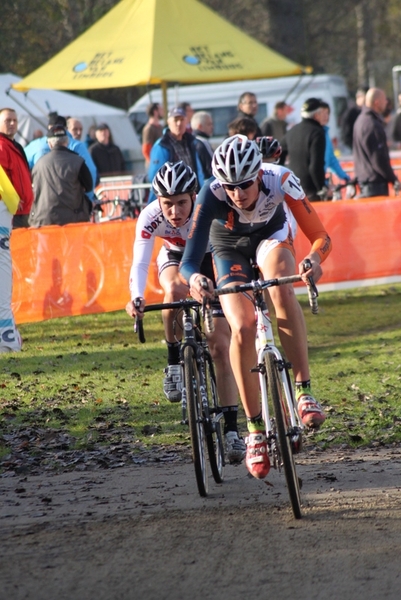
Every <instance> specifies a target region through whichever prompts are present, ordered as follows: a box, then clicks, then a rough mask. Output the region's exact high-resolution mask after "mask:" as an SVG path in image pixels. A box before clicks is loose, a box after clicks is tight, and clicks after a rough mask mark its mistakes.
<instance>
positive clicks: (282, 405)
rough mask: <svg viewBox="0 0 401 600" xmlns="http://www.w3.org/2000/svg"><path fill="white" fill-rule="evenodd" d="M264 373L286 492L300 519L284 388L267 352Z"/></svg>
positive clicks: (298, 497)
mask: <svg viewBox="0 0 401 600" xmlns="http://www.w3.org/2000/svg"><path fill="white" fill-rule="evenodd" d="M265 366H266V373H267V377H268V383H269V390H270V395H271V400H272V404H273V410H274V415H275V419H276V428H277V436H278V444H279V449H280V453H281V461H282V463H283V467H284V473H285V478H286V481H287V488H288V493H289V496H290V502H291V507H292V512H293V514H294V517H295V518H296V519H301V517H302V512H301V493H300V488H299V479H298V476H297V472H296V468H295V462H294V457H293V454H292V445H291V435H290V424H289V421H288V416H287V410H286V401H285V395H284V389H283V385H282V381H281V377H280V373H279V372H278V368H277V363H276V359H275V357H274V356H273V354H270V353H268V354H267V356H266V358H265Z"/></svg>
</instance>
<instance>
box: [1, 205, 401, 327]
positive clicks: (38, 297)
mask: <svg viewBox="0 0 401 600" xmlns="http://www.w3.org/2000/svg"><path fill="white" fill-rule="evenodd" d="M314 207H315V208H316V210H317V212H318V214H319V216H320V218H321V219H322V221H323V223H324V225H325V227H326V229H327V231H328V232H329V234H330V236H331V238H332V240H333V252H332V253H331V255H330V256H329V258H328V259H327V260H326V262H325V263H324V266H323V269H324V276H323V278H322V279H321V283H335V282H348V281H357V280H361V279H362V280H363V279H372V278H380V277H390V276H394V275H401V252H400V251H399V248H400V239H401V199H399V198H369V199H363V200H362V199H361V200H346V201H340V202H316V203H314ZM135 225H136V221H134V220H126V221H114V222H104V223H87V224H86V223H82V224H81V223H80V224H74V225H64V226H63V227H60V226H48V227H42V228H41V229H25V230H24V229H17V230H14V231H13V232H12V235H11V253H12V259H13V272H14V284H13V285H14V287H13V310H14V315H15V318H16V321H17V323H26V322H33V321H41V320H44V319H50V318H54V317H62V316H68V315H80V314H88V313H96V312H108V311H113V310H119V309H121V308H124V306H125V304H126V303H127V301H128V299H129V291H128V279H129V271H130V267H131V262H132V246H133V242H134V238H135ZM295 247H296V251H297V257H298V260H301V259H302V258H303V257H304V256H305V255H306V254H307V253H308V251H309V248H310V245H309V242H308V240H306V238H305V237H304V235H303V233H302V232H301V231H299V232H298V235H297V237H296V241H295ZM159 248H160V241H159V243H158V244H156V245H155V251H154V253H153V260H152V264H151V266H150V269H149V278H148V286H147V289H146V298H147V301H148V302H159V301H160V299H161V296H162V292H161V289H160V287H159V285H158V278H157V269H156V264H155V258H156V256H157V253H158V250H159ZM0 284H1V282H0Z"/></svg>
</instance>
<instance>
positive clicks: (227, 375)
mask: <svg viewBox="0 0 401 600" xmlns="http://www.w3.org/2000/svg"><path fill="white" fill-rule="evenodd" d="M213 322H214V332H213V333H209V334H207V339H208V344H209V349H210V354H211V355H212V358H213V362H214V364H215V367H216V384H217V391H218V394H219V399H220V404H221V406H232V405H236V404H237V403H238V388H237V384H236V383H235V378H234V374H233V371H232V368H231V363H230V341H231V331H230V328H229V326H228V323H227V320H226V319H224V318H223V317H216V318H215V319H214V320H213Z"/></svg>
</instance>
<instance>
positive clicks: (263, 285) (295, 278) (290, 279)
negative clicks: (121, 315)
mask: <svg viewBox="0 0 401 600" xmlns="http://www.w3.org/2000/svg"><path fill="white" fill-rule="evenodd" d="M304 267H305V270H306V271H307V270H308V269H310V268H311V264H310V261H308V260H306V261H304ZM299 281H303V279H302V277H301V275H289V276H287V277H277V278H275V279H266V280H261V279H254V280H252V281H250V282H249V283H240V284H238V285H232V286H229V287H226V288H222V289H220V290H217V289H215V290H214V295H215V297H216V298H217V297H218V296H223V295H225V294H239V293H241V292H247V291H252V290H265V289H267V288H269V287H274V286H277V285H285V284H288V283H298V282H299ZM308 281H309V283H308V284H307V288H308V296H309V305H310V307H311V311H312V314H314V315H315V314H317V312H318V303H317V297H318V295H319V292H318V291H317V287H316V285H315V282H314V281H313V277H308ZM137 302H138V300H135V306H136V307H137V308H139V306H140V301H139V305H137ZM200 306H202V309H203V319H204V322H205V327H206V331H207V332H208V333H212V332H213V331H214V323H213V314H212V306H213V301H212V302H210V300H209V299H208V298H205V299H204V300H203V303H202V304H201V303H200V302H198V301H197V300H192V299H186V300H176V301H175V302H161V303H159V304H148V305H146V306H145V308H144V310H143V312H144V313H145V312H152V311H154V310H165V309H172V308H176V309H180V308H196V307H200ZM134 331H135V333H138V337H139V341H140V342H141V344H144V343H145V341H146V340H145V334H144V329H143V321H142V319H138V317H136V319H135V325H134Z"/></svg>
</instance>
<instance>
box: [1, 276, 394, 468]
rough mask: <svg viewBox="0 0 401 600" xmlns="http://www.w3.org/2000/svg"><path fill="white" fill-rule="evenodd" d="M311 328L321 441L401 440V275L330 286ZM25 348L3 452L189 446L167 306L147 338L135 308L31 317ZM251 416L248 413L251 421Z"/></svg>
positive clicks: (10, 368) (8, 379)
mask: <svg viewBox="0 0 401 600" xmlns="http://www.w3.org/2000/svg"><path fill="white" fill-rule="evenodd" d="M300 301H301V304H302V306H303V308H304V313H305V316H306V320H307V327H308V341H309V347H310V363H311V372H312V385H313V390H314V393H315V395H316V397H317V398H318V399H319V400H320V401H321V402H322V404H323V405H324V407H325V409H326V411H327V414H328V419H327V421H326V423H325V424H324V426H323V427H322V429H321V431H320V432H319V433H317V434H313V437H312V440H313V443H316V444H319V445H320V446H322V447H324V448H327V447H330V446H333V445H336V446H337V445H338V444H347V445H349V446H353V447H358V446H364V445H371V444H377V445H380V444H393V443H398V442H400V441H401V319H400V316H399V315H400V312H399V306H400V301H401V285H393V286H386V287H373V288H363V289H356V290H352V291H347V292H341V293H334V292H332V293H324V294H321V296H320V313H319V314H318V315H317V316H313V315H311V314H310V311H309V309H308V307H307V303H306V298H305V297H304V296H301V297H300ZM20 331H21V334H22V337H23V340H24V347H23V351H22V352H21V353H16V354H3V355H0V368H1V374H2V377H1V381H0V418H1V421H0V462H2V463H3V465H4V463H7V460H8V458H7V457H9V455H10V454H13V455H15V453H16V452H18V448H20V447H21V448H22V449H21V450H20V451H21V452H22V451H23V450H24V449H25V450H24V451H26V452H28V453H29V456H32V457H35V456H36V455H37V454H38V453H39V454H40V452H41V451H42V450H43V448H44V447H45V448H47V449H53V451H54V452H56V453H57V452H62V451H63V449H64V450H68V451H77V452H79V451H82V450H84V451H87V450H92V449H99V448H102V447H110V446H113V445H114V446H116V445H119V444H120V445H121V443H125V444H128V445H130V446H131V447H133V448H134V450H135V449H137V450H138V451H143V449H144V448H145V449H150V448H154V447H155V445H157V446H158V447H164V448H168V447H171V446H175V445H177V444H178V445H183V446H185V447H186V446H188V445H189V434H188V430H187V428H186V427H185V426H183V425H182V424H181V414H180V406H177V405H174V404H170V403H168V402H167V400H166V399H165V397H164V394H163V390H162V379H163V373H162V371H163V368H164V367H165V364H166V346H165V344H164V342H163V327H162V321H161V317H160V315H158V314H154V313H152V314H150V315H147V317H146V322H145V333H146V339H147V343H146V344H145V345H141V344H140V343H139V342H138V340H137V337H136V335H135V334H134V332H133V327H132V321H131V320H130V319H129V318H128V317H127V315H126V314H125V312H122V311H121V312H116V313H106V314H98V315H87V316H82V317H69V318H63V319H54V320H51V321H44V322H41V323H36V324H25V325H21V326H20ZM242 422H243V421H242Z"/></svg>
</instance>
